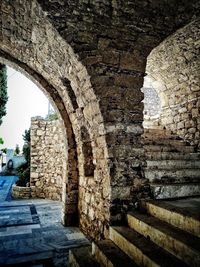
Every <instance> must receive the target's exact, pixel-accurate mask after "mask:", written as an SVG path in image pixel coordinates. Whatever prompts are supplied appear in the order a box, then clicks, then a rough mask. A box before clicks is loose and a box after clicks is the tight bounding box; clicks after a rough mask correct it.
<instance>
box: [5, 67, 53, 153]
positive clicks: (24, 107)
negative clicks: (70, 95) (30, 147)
mask: <svg viewBox="0 0 200 267" xmlns="http://www.w3.org/2000/svg"><path fill="white" fill-rule="evenodd" d="M7 76H8V97H9V99H8V102H7V105H6V112H7V114H6V116H4V117H3V123H2V125H1V126H0V137H2V138H3V140H4V144H3V145H1V148H13V149H15V147H16V144H18V145H19V146H20V148H22V146H23V143H24V141H23V137H22V135H23V134H24V131H25V130H26V129H27V130H28V129H29V127H30V124H31V117H35V116H42V117H46V115H47V113H48V99H47V98H46V96H45V95H44V94H43V92H42V91H41V90H40V89H39V88H38V87H37V86H36V85H35V84H34V83H33V82H32V81H30V80H29V79H28V78H26V77H25V76H24V75H23V74H21V73H19V72H17V71H15V70H14V69H12V68H10V67H7Z"/></svg>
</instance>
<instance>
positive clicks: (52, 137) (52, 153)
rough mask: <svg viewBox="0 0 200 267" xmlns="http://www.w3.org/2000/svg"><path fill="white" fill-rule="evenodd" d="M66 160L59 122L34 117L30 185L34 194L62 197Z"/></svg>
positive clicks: (32, 121) (49, 197)
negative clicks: (33, 189)
mask: <svg viewBox="0 0 200 267" xmlns="http://www.w3.org/2000/svg"><path fill="white" fill-rule="evenodd" d="M66 162H67V159H66V153H65V146H64V136H63V132H62V128H61V125H60V121H59V120H53V121H49V120H44V119H42V118H40V117H35V118H32V119H31V175H30V176H31V179H30V185H31V186H32V187H35V192H34V196H35V197H38V198H47V199H52V200H61V199H62V188H63V184H64V180H65V177H64V175H65V173H66V170H65V168H66Z"/></svg>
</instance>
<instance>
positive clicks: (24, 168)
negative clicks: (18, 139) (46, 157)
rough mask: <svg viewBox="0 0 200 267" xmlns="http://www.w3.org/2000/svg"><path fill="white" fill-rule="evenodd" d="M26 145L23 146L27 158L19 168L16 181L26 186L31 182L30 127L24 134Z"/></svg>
mask: <svg viewBox="0 0 200 267" xmlns="http://www.w3.org/2000/svg"><path fill="white" fill-rule="evenodd" d="M23 140H24V146H23V155H24V157H25V159H26V162H25V163H23V164H21V165H20V166H19V167H18V168H17V175H18V177H19V180H18V181H17V182H16V184H17V185H18V186H26V184H27V183H29V182H30V142H31V135H30V129H29V130H25V132H24V135H23Z"/></svg>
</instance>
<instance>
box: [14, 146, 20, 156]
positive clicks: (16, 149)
mask: <svg viewBox="0 0 200 267" xmlns="http://www.w3.org/2000/svg"><path fill="white" fill-rule="evenodd" d="M19 153H20V149H19V145H16V148H15V154H16V155H19Z"/></svg>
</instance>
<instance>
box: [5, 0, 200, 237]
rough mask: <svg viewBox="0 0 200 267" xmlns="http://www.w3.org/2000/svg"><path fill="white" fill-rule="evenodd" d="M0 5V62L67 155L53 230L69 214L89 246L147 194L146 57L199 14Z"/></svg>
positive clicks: (163, 8)
mask: <svg viewBox="0 0 200 267" xmlns="http://www.w3.org/2000/svg"><path fill="white" fill-rule="evenodd" d="M0 4H1V6H0V59H1V61H2V62H4V63H6V64H10V65H12V67H14V68H15V69H20V70H21V71H22V72H23V73H25V74H26V75H28V77H29V78H31V79H32V80H33V81H34V82H36V83H37V84H38V85H39V86H40V87H41V88H42V90H43V91H44V92H46V94H47V95H48V97H49V98H50V99H51V101H52V103H53V104H54V106H55V107H56V108H57V110H58V112H59V113H60V116H61V118H62V122H63V128H64V129H65V133H66V136H65V141H66V148H67V149H66V150H67V154H68V162H67V168H66V170H67V173H66V177H67V178H68V183H67V184H66V187H65V188H64V189H63V202H64V205H63V215H64V216H63V222H64V223H65V224H68V225H69V224H72V223H74V221H77V218H78V215H79V222H80V226H81V228H82V229H83V230H84V232H85V233H87V234H88V235H89V236H90V237H91V238H95V239H99V238H101V237H102V236H106V235H107V234H108V226H109V224H110V223H117V222H118V221H120V220H121V219H122V218H123V217H124V214H125V213H126V212H127V210H128V209H130V208H132V207H133V205H134V204H135V203H136V202H137V201H138V199H139V198H141V197H146V196H148V193H149V191H148V190H147V188H148V186H147V181H146V180H145V179H144V175H143V171H142V168H143V166H144V165H145V157H144V150H143V147H142V143H141V134H142V132H143V127H142V122H143V103H142V102H141V101H142V100H143V93H142V92H141V91H140V89H141V87H142V85H143V76H144V73H145V67H146V60H147V56H148V54H149V53H150V52H151V50H152V49H153V48H155V47H156V46H157V45H158V44H159V43H160V42H161V41H163V40H164V39H165V38H166V37H168V36H169V35H170V34H172V33H173V32H175V31H176V30H177V29H178V28H180V27H183V26H184V25H186V24H187V23H189V22H190V21H191V20H192V19H194V18H195V16H198V15H199V1H197V0H191V1H190V2H184V4H183V3H182V1H181V2H180V3H179V2H178V3H177V1H175V0H170V1H162V2H159V1H157V2H155V1H139V0H137V1H121V0H117V1H105V0H104V1H98V0H97V1H88V0H80V1H69V0H67V1H63V0H59V1H48V0H44V1H36V0H33V1H28V0H16V1H10V0H2V1H1V2H0ZM195 116H196V110H193V117H195ZM83 129H85V130H84V132H86V133H87V134H86V135H83V134H82V130H83ZM191 131H193V130H191ZM85 137H87V138H89V140H87V141H86V140H85ZM87 150H88V153H86V151H87ZM86 155H87V156H88V157H89V159H86V158H85V156H86ZM87 166H89V171H86V169H87ZM88 175H90V176H88ZM122 188H125V189H123V192H124V194H123V193H121V192H122ZM78 192H79V193H78ZM78 196H79V197H78ZM77 199H79V204H78V203H77ZM78 205H79V214H78Z"/></svg>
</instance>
